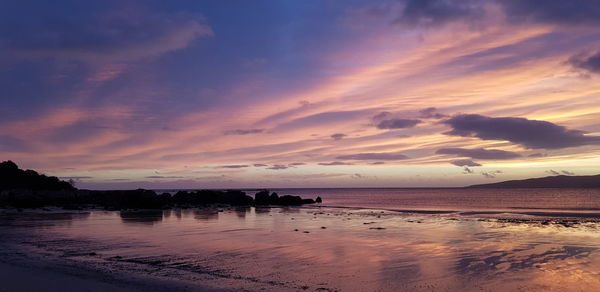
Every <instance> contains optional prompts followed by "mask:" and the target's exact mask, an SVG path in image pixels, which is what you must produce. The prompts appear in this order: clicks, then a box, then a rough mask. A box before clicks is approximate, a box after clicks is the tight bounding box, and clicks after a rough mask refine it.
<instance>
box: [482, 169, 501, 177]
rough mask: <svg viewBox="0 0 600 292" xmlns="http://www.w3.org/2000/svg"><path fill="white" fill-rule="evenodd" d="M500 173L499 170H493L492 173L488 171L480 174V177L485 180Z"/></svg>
mask: <svg viewBox="0 0 600 292" xmlns="http://www.w3.org/2000/svg"><path fill="white" fill-rule="evenodd" d="M500 173H502V171H501V170H494V171H488V172H482V173H481V175H483V176H484V177H486V178H495V177H496V175H497V174H500Z"/></svg>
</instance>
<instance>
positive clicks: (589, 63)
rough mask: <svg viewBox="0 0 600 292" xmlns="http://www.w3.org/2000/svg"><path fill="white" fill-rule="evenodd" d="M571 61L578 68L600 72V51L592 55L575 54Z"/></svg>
mask: <svg viewBox="0 0 600 292" xmlns="http://www.w3.org/2000/svg"><path fill="white" fill-rule="evenodd" d="M569 63H571V65H573V66H574V67H576V68H580V69H585V70H587V71H590V72H594V73H600V51H598V52H596V53H594V54H591V55H581V54H579V55H575V56H573V57H571V59H569Z"/></svg>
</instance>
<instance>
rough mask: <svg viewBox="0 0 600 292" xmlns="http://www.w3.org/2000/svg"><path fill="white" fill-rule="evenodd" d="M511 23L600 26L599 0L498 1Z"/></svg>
mask: <svg viewBox="0 0 600 292" xmlns="http://www.w3.org/2000/svg"><path fill="white" fill-rule="evenodd" d="M496 3H498V4H500V5H501V6H502V8H503V9H504V13H505V14H506V15H507V16H508V18H509V21H511V22H530V21H534V22H544V23H553V24H573V25H578V24H598V23H600V5H598V1H597V0H569V1H545V0H496Z"/></svg>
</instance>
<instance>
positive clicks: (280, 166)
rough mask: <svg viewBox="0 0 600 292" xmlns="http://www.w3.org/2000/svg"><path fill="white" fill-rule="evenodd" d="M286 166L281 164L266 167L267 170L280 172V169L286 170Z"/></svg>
mask: <svg viewBox="0 0 600 292" xmlns="http://www.w3.org/2000/svg"><path fill="white" fill-rule="evenodd" d="M287 168H288V166H286V165H283V164H275V165H273V166H271V167H267V169H273V170H281V169H287Z"/></svg>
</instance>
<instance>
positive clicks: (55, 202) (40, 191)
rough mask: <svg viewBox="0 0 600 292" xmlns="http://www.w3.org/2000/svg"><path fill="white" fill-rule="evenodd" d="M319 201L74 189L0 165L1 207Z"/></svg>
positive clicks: (264, 192) (267, 195) (150, 206)
mask: <svg viewBox="0 0 600 292" xmlns="http://www.w3.org/2000/svg"><path fill="white" fill-rule="evenodd" d="M320 202H321V198H320V197H317V198H316V200H313V199H303V198H301V197H299V196H289V195H284V196H279V195H278V194H277V193H275V192H273V193H271V192H269V191H268V190H261V191H259V192H257V193H256V195H255V197H254V198H253V197H251V196H249V195H247V194H246V193H245V192H243V191H240V190H198V191H179V192H177V193H175V194H170V193H162V194H157V193H156V192H154V191H152V190H145V189H137V190H114V191H95V190H82V189H77V188H75V187H74V186H73V185H72V184H71V183H69V182H65V181H62V180H60V179H58V178H57V177H54V176H46V175H43V174H39V173H38V172H36V171H34V170H30V169H28V170H22V169H20V168H19V167H18V166H17V165H16V164H15V163H14V162H12V161H4V162H1V163H0V207H15V208H40V207H45V206H56V207H63V208H65V209H83V208H98V207H99V208H104V209H108V210H122V209H167V208H189V207H205V206H211V205H230V206H268V205H276V206H293V205H303V204H313V203H320Z"/></svg>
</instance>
